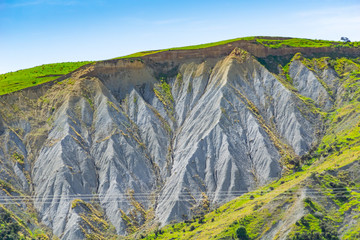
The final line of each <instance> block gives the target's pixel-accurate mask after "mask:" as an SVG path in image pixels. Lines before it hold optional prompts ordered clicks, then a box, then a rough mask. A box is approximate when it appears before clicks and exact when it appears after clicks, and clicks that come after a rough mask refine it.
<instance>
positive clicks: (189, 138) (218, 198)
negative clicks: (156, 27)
mask: <svg viewBox="0 0 360 240" xmlns="http://www.w3.org/2000/svg"><path fill="white" fill-rule="evenodd" d="M359 57H360V48H359V43H358V42H355V43H341V42H331V41H322V40H309V39H290V38H268V37H251V38H245V39H234V40H229V41H223V42H219V43H212V44H205V45H198V46H192V47H184V48H176V49H165V50H156V51H150V52H141V53H137V54H134V55H130V56H125V57H123V58H118V59H111V60H106V61H99V62H94V63H93V62H81V63H74V64H72V63H66V64H53V65H45V66H42V68H41V67H37V68H34V69H29V70H21V71H18V72H15V73H8V74H5V75H0V84H3V85H1V86H5V88H3V89H4V90H3V92H2V93H3V94H4V95H2V96H0V106H1V107H0V114H1V115H0V142H1V145H0V165H1V171H0V179H1V181H0V184H1V188H2V189H1V191H0V194H1V197H0V206H1V209H2V210H1V214H2V215H1V216H2V217H1V219H2V220H1V221H2V222H4V223H5V224H4V225H2V226H4V227H3V229H0V234H1V233H4V232H6V231H9V232H11V231H10V230H9V229H12V231H13V232H12V234H15V235H19V236H20V235H21V236H23V238H29V239H30V238H31V237H33V238H43V239H46V238H48V237H50V238H60V239H85V238H87V239H118V238H129V239H134V238H147V239H179V238H180V239H192V238H193V239H231V238H232V237H235V236H236V230H237V229H242V231H243V234H244V232H246V234H247V235H248V236H249V237H250V239H307V238H305V237H304V236H310V235H313V239H356V238H357V234H358V231H359V226H360V223H359V220H358V217H359V211H360V208H359V201H360V199H359V198H360V195H359V193H358V192H359V186H360V185H359V184H360V179H359V177H358V176H359V171H360V168H359V161H358V160H359V150H360V149H359V148H360V146H359V136H360V132H359V131H360V119H359V115H360V111H359V107H360V102H359V99H360V96H359V86H358V84H359V80H360V58H359ZM55 75H56V76H55ZM59 75H61V76H59ZM5 77H6V78H5ZM23 78H24V79H26V81H22V80H21V79H23ZM5 79H7V80H6V81H8V83H6V81H5ZM9 79H11V80H9ZM34 79H35V80H34ZM38 79H43V80H38ZM34 81H35V83H34ZM11 82H14V83H17V84H13V85H11V86H10V85H9V83H11ZM14 86H16V87H14ZM29 86H32V87H29ZM21 89H22V90H21ZM17 90H20V91H17ZM168 224H170V225H168ZM18 230H20V231H18ZM125 235H128V237H121V236H125Z"/></svg>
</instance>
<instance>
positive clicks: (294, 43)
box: [114, 37, 360, 59]
mask: <svg viewBox="0 0 360 240" xmlns="http://www.w3.org/2000/svg"><path fill="white" fill-rule="evenodd" d="M241 40H243V41H252V42H254V43H257V44H261V45H263V46H265V47H268V48H275V49H276V48H283V47H299V48H309V47H316V48H321V47H331V48H337V47H348V48H351V47H360V42H350V43H345V42H341V41H328V40H314V39H303V38H290V39H280V40H276V39H268V38H262V37H243V38H234V39H229V40H224V41H219V42H212V43H205V44H199V45H192V46H186V47H174V48H167V49H160V50H150V51H142V52H137V53H133V54H130V55H126V56H122V57H117V58H114V59H126V58H136V57H143V56H146V55H150V54H155V53H159V52H166V51H176V50H195V49H203V48H209V47H215V46H220V45H225V44H228V43H232V42H236V41H241Z"/></svg>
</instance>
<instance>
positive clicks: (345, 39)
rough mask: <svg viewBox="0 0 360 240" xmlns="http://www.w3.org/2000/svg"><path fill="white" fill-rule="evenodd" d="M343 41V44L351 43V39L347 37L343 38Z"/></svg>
mask: <svg viewBox="0 0 360 240" xmlns="http://www.w3.org/2000/svg"><path fill="white" fill-rule="evenodd" d="M341 41H343V42H351V41H350V39H349V38H347V37H341Z"/></svg>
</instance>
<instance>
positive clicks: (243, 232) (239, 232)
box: [236, 226, 250, 240]
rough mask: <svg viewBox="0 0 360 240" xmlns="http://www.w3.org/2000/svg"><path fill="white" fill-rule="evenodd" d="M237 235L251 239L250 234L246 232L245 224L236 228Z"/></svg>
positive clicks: (244, 238) (247, 239)
mask: <svg viewBox="0 0 360 240" xmlns="http://www.w3.org/2000/svg"><path fill="white" fill-rule="evenodd" d="M236 237H237V238H238V239H240V240H249V239H250V238H249V235H248V234H247V232H246V228H245V227H244V226H240V227H239V228H238V229H236Z"/></svg>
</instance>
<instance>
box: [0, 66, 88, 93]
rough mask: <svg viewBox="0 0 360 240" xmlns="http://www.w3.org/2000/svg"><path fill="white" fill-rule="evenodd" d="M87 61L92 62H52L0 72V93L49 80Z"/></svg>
mask: <svg viewBox="0 0 360 240" xmlns="http://www.w3.org/2000/svg"><path fill="white" fill-rule="evenodd" d="M89 63H93V62H89V61H85V62H65V63H53V64H45V65H41V66H37V67H33V68H28V69H24V70H19V71H16V72H9V73H5V74H1V75H0V95H4V94H7V93H11V92H15V91H19V90H21V89H24V88H28V87H33V86H36V85H39V84H42V83H46V82H50V81H52V80H55V79H57V78H59V77H60V76H62V75H65V74H68V73H70V72H72V71H74V70H76V69H78V68H79V67H81V66H84V65H86V64H89Z"/></svg>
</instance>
